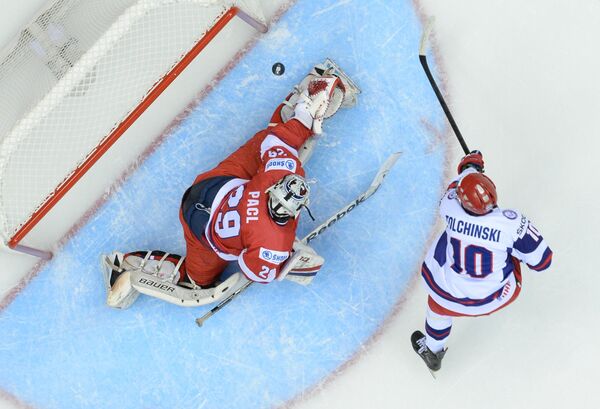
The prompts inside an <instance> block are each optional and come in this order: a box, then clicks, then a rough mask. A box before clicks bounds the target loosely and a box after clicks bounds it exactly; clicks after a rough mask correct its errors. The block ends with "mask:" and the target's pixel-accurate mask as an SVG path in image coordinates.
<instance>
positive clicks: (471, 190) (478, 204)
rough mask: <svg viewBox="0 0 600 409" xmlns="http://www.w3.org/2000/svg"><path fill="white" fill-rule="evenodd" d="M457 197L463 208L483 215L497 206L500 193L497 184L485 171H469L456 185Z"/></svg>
mask: <svg viewBox="0 0 600 409" xmlns="http://www.w3.org/2000/svg"><path fill="white" fill-rule="evenodd" d="M456 193H457V198H458V201H459V202H460V204H461V205H462V207H463V209H465V210H466V211H467V212H469V213H473V214H475V215H478V216H481V215H484V214H486V213H489V212H491V211H492V209H493V208H494V207H496V203H497V200H498V194H497V193H496V185H494V182H492V180H491V179H490V178H488V177H487V176H485V175H484V174H483V173H479V172H477V173H469V174H468V175H466V176H465V177H463V178H462V179H461V180H460V182H458V186H457V187H456Z"/></svg>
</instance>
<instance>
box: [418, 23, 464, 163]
mask: <svg viewBox="0 0 600 409" xmlns="http://www.w3.org/2000/svg"><path fill="white" fill-rule="evenodd" d="M434 21H435V19H434V18H433V17H431V18H430V19H429V21H428V22H427V25H426V26H425V30H423V35H422V36H421V46H420V47H419V61H421V66H422V67H423V70H425V75H427V79H428V80H429V84H431V88H433V91H434V92H435V95H436V97H437V99H438V101H439V103H440V105H441V106H442V109H443V110H444V113H445V114H446V118H448V122H450V126H451V127H452V130H453V131H454V134H455V135H456V138H457V139H458V142H459V143H460V146H461V147H462V149H463V151H464V152H465V155H468V154H469V152H471V151H470V150H469V148H468V147H467V143H466V142H465V140H464V138H463V136H462V134H461V133H460V129H458V125H457V124H456V121H454V117H453V116H452V113H451V112H450V109H449V108H448V105H447V104H446V101H444V97H443V96H442V93H441V92H440V89H439V88H438V86H437V84H436V83H435V79H434V78H433V75H432V74H431V71H430V70H429V65H428V64H427V55H426V52H427V44H428V39H429V34H430V33H431V28H432V27H433V22H434Z"/></svg>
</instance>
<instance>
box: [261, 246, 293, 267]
mask: <svg viewBox="0 0 600 409" xmlns="http://www.w3.org/2000/svg"><path fill="white" fill-rule="evenodd" d="M289 256H290V252H289V251H277V250H270V249H266V248H264V247H261V248H260V254H259V256H258V257H259V258H260V259H262V260H265V261H268V262H269V263H273V264H281V263H283V262H284V261H285V260H287V258H288V257H289Z"/></svg>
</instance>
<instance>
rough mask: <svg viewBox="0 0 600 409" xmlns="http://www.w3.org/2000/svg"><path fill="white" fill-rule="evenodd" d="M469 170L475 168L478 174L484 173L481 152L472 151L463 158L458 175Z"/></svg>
mask: <svg viewBox="0 0 600 409" xmlns="http://www.w3.org/2000/svg"><path fill="white" fill-rule="evenodd" d="M467 168H475V169H476V170H477V171H478V172H483V171H484V170H483V155H482V154H481V152H479V151H471V153H469V154H468V155H465V156H463V158H462V159H461V160H460V162H459V164H458V174H459V175H460V174H461V173H462V171H463V170H465V169H467Z"/></svg>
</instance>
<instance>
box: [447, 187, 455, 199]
mask: <svg viewBox="0 0 600 409" xmlns="http://www.w3.org/2000/svg"><path fill="white" fill-rule="evenodd" d="M456 194H457V193H456V189H450V190H449V191H448V199H450V200H454V199H456Z"/></svg>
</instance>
